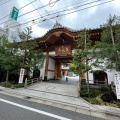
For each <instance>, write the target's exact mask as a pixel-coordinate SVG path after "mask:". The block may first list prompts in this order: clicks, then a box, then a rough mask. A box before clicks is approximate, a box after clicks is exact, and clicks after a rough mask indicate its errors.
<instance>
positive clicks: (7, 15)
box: [0, 0, 36, 22]
mask: <svg viewBox="0 0 120 120" xmlns="http://www.w3.org/2000/svg"><path fill="white" fill-rule="evenodd" d="M35 1H36V0H34V1H32V2H30V3H28V4H26V5H25V6H23V7H21V8H19V10H21V9H23V8H25V7H26V6H28V5H30V4H31V3H33V2H35ZM9 15H10V14H8V15H6V16H5V17H3V18H0V20H2V19H4V18H6V17H8V16H9ZM8 21H9V20H8ZM8 21H5V22H8Z"/></svg>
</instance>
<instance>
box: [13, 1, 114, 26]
mask: <svg viewBox="0 0 120 120" xmlns="http://www.w3.org/2000/svg"><path fill="white" fill-rule="evenodd" d="M112 1H114V0H109V1H106V2H102V3H99V4H96V5H92V6H89V7H85V8H82V9H79V10H75V11H70V12H68V13H65V14H61V15H56V16H53V17H49V18H46V19H43V20H41V21H39V22H38V23H34V24H33V25H30V26H34V25H36V24H39V23H41V22H45V21H47V20H50V19H54V18H57V17H62V16H65V15H68V14H71V13H74V12H78V11H82V10H85V9H89V8H92V7H95V6H99V5H103V4H106V3H109V2H112ZM27 23H28V22H26V23H23V24H22V25H25V24H27ZM16 26H18V25H16ZM16 26H13V27H16ZM30 26H29V27H30ZM13 27H11V28H13Z"/></svg>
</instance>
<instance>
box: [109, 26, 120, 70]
mask: <svg viewBox="0 0 120 120" xmlns="http://www.w3.org/2000/svg"><path fill="white" fill-rule="evenodd" d="M110 33H111V39H112V44H113V46H114V45H115V40H114V35H113V28H112V26H111V27H110ZM114 52H115V59H116V66H118V64H119V56H118V53H117V51H116V50H114ZM116 70H118V69H117V68H116Z"/></svg>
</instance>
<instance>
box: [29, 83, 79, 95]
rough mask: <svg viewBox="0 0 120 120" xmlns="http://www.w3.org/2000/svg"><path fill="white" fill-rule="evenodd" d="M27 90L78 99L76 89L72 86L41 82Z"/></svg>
mask: <svg viewBox="0 0 120 120" xmlns="http://www.w3.org/2000/svg"><path fill="white" fill-rule="evenodd" d="M27 89H29V90H34V91H39V92H44V93H52V94H57V95H63V96H71V97H78V87H77V86H72V85H64V84H55V83H48V82H47V83H46V82H41V83H38V84H35V85H32V86H30V87H28V88H27Z"/></svg>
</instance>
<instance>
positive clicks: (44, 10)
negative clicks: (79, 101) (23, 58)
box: [0, 0, 120, 37]
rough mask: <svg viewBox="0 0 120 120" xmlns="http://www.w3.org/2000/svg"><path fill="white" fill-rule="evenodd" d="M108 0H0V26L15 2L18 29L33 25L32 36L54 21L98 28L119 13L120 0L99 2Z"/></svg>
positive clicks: (47, 28)
mask: <svg viewBox="0 0 120 120" xmlns="http://www.w3.org/2000/svg"><path fill="white" fill-rule="evenodd" d="M107 1H111V0H0V27H2V28H3V27H4V25H5V23H6V21H7V20H9V16H10V15H9V14H10V12H11V10H12V8H13V6H15V7H16V8H17V9H19V15H18V19H17V22H19V23H20V24H21V29H22V30H24V29H25V28H26V27H29V26H32V31H33V33H32V36H33V37H41V36H43V35H44V34H45V33H47V31H49V30H50V29H52V28H53V26H54V24H55V23H56V21H57V22H58V23H60V24H61V25H62V26H65V27H68V28H71V29H74V30H81V29H83V28H88V29H89V28H91V29H94V28H99V27H100V25H102V24H104V23H105V22H106V20H107V19H108V18H109V15H116V16H120V0H112V1H111V2H108V3H106V4H102V5H98V4H101V3H104V2H107ZM31 2H32V3H31ZM29 3H31V4H29ZM28 4H29V5H28ZM25 5H26V7H24V6H25ZM43 6H44V7H43ZM22 7H24V8H22ZM21 8H22V9H21ZM35 9H37V10H35ZM31 11H33V12H31ZM60 11H61V12H60ZM5 16H7V17H5ZM56 16H59V17H56ZM4 17H5V18H4ZM36 18H38V19H36ZM23 23H26V24H23Z"/></svg>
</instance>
